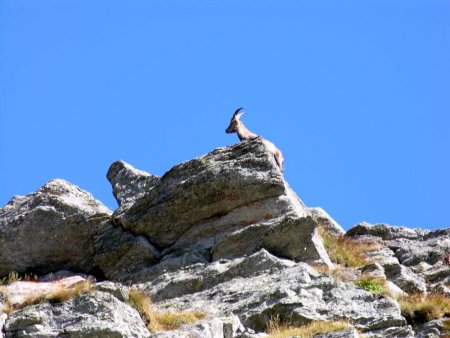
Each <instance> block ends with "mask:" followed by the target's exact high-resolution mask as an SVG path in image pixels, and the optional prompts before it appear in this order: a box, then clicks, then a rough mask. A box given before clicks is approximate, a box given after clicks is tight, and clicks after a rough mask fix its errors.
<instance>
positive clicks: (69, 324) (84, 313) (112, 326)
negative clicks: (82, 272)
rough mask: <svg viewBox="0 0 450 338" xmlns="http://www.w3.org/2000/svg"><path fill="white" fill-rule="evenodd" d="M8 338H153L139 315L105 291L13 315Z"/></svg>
mask: <svg viewBox="0 0 450 338" xmlns="http://www.w3.org/2000/svg"><path fill="white" fill-rule="evenodd" d="M4 332H5V337H6V338H14V337H23V338H26V337H30V338H35V337H42V338H43V337H73V338H75V337H96V338H111V337H123V338H128V337H150V333H149V331H148V330H147V328H146V327H145V324H144V323H143V322H142V319H141V317H140V316H139V314H138V312H137V311H136V310H135V309H133V308H132V307H130V306H129V305H127V304H124V303H122V302H120V301H119V300H118V299H117V298H115V297H114V296H112V295H111V294H109V293H105V292H93V293H88V294H84V295H82V296H80V297H77V298H74V299H70V300H68V301H66V302H64V303H61V304H50V303H42V304H38V305H33V306H29V307H27V308H25V309H22V310H19V311H15V312H12V313H11V315H10V316H9V317H8V318H7V320H6V324H5V327H4Z"/></svg>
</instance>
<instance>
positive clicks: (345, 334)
mask: <svg viewBox="0 0 450 338" xmlns="http://www.w3.org/2000/svg"><path fill="white" fill-rule="evenodd" d="M359 337H360V335H359V333H358V331H357V330H356V329H353V328H351V329H347V330H340V331H331V332H327V333H322V334H317V335H315V336H314V338H359Z"/></svg>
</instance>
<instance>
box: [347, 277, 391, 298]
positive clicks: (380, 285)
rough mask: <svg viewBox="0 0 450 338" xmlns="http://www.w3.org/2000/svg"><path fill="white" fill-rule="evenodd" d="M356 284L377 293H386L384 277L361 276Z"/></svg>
mask: <svg viewBox="0 0 450 338" xmlns="http://www.w3.org/2000/svg"><path fill="white" fill-rule="evenodd" d="M355 285H356V286H359V287H360V288H361V289H364V290H366V291H368V292H372V293H375V294H386V293H387V292H388V291H387V289H386V287H385V280H384V279H382V278H373V277H361V278H360V279H358V280H357V281H356V282H355Z"/></svg>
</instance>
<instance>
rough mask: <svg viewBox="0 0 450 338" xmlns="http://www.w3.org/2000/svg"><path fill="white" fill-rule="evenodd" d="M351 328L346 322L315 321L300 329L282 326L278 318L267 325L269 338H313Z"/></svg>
mask: <svg viewBox="0 0 450 338" xmlns="http://www.w3.org/2000/svg"><path fill="white" fill-rule="evenodd" d="M350 327H351V326H350V325H349V324H348V323H345V322H326V321H313V322H311V323H309V324H306V325H302V326H299V327H293V326H286V325H281V324H280V321H279V320H278V317H275V318H272V319H271V320H270V321H269V322H268V323H267V333H268V334H269V338H288V337H302V338H313V337H314V336H315V335H318V334H324V333H328V332H333V331H342V330H346V329H348V328H350Z"/></svg>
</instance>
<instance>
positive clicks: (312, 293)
mask: <svg viewBox="0 0 450 338" xmlns="http://www.w3.org/2000/svg"><path fill="white" fill-rule="evenodd" d="M144 287H145V290H146V291H147V292H148V293H149V294H150V295H151V296H152V298H153V299H154V300H155V301H157V302H158V305H159V306H160V307H162V308H164V307H166V306H167V307H169V308H179V309H202V310H206V311H207V312H209V313H210V314H211V315H212V316H227V315H233V314H234V315H237V316H238V317H239V319H240V320H241V322H242V323H243V324H244V325H245V326H246V327H250V328H253V329H255V330H256V331H257V332H261V331H263V330H264V329H265V326H266V323H267V322H268V321H269V320H270V319H271V318H272V317H273V316H278V317H279V318H280V319H281V320H284V321H288V322H289V323H290V324H292V325H302V324H306V323H309V322H310V321H312V320H338V319H339V320H348V321H349V322H351V323H352V324H354V325H355V327H357V328H358V329H360V330H363V331H370V330H375V329H382V328H387V327H397V326H403V325H405V323H406V322H405V320H404V318H403V317H402V316H401V315H400V309H399V307H398V304H397V303H396V302H394V301H393V300H390V299H387V298H383V297H379V296H376V295H373V294H370V293H368V292H366V291H364V290H361V289H359V288H357V287H355V286H353V285H351V284H345V283H342V282H336V281H335V280H333V279H332V278H330V277H328V276H325V275H321V274H320V273H318V272H316V271H315V270H314V269H312V268H311V267H309V266H308V265H306V264H304V263H294V262H292V261H289V260H281V259H279V258H276V257H275V256H273V255H271V254H270V253H268V252H267V251H264V250H263V251H260V252H257V253H255V254H253V255H252V256H249V257H247V258H238V259H233V260H221V261H217V262H214V263H210V264H207V265H206V264H196V265H193V266H190V267H186V268H185V269H181V270H179V271H174V272H168V273H166V274H163V275H161V276H160V277H159V278H157V279H155V280H153V281H152V282H149V283H145V284H144Z"/></svg>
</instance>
